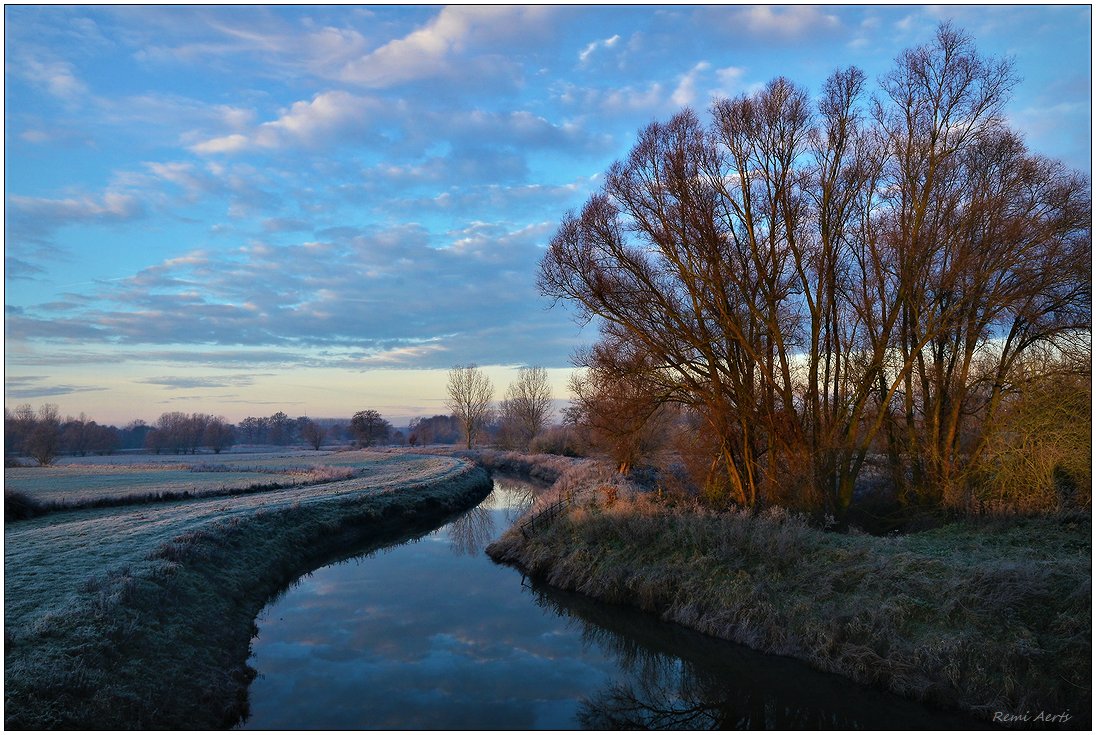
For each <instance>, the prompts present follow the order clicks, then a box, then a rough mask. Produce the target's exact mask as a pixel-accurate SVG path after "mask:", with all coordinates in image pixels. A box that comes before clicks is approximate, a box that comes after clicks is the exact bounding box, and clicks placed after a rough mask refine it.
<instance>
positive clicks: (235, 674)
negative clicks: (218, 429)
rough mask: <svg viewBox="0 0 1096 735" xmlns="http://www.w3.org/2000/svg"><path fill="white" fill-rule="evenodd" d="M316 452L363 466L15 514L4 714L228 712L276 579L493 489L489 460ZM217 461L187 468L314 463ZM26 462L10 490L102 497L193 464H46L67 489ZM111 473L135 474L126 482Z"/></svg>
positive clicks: (17, 719) (35, 721)
mask: <svg viewBox="0 0 1096 735" xmlns="http://www.w3.org/2000/svg"><path fill="white" fill-rule="evenodd" d="M312 456H313V455H309V457H312ZM316 459H317V460H319V459H321V458H316ZM322 460H323V465H316V466H318V467H321V469H320V470H319V471H320V472H323V473H326V472H330V469H329V468H330V467H332V466H333V463H334V462H337V463H338V467H339V468H341V471H346V470H350V471H352V474H353V477H351V478H350V479H340V480H335V481H330V482H322V483H313V484H290V485H287V486H286V487H282V488H276V489H272V490H269V491H266V492H241V493H239V494H231V493H229V494H224V495H218V496H216V497H211V498H201V497H199V498H191V499H182V500H178V499H173V500H167V501H161V502H142V503H139V504H133V505H128V506H127V505H120V506H117V507H106V508H77V509H71V510H65V509H60V510H55V511H53V512H49V513H47V514H45V515H40V516H38V517H34V518H29V519H26V520H18V521H9V522H7V523H6V524H5V529H4V536H5V550H4V551H5V558H4V567H5V576H4V593H5V594H4V598H5V608H4V613H5V628H4V640H5V653H6V655H5V680H6V686H5V702H6V708H5V712H6V714H5V718H6V724H7V725H8V726H9V727H72V726H80V727H107V726H121V727H133V726H139V727H163V726H191V727H221V726H224V725H225V723H226V722H227V721H229V720H231V717H232V713H233V712H235V711H236V710H237V709H238V707H239V706H240V705H239V701H240V698H241V696H243V694H242V692H243V693H246V684H247V682H248V681H249V680H250V679H249V677H248V673H247V669H246V663H245V661H246V654H247V645H248V641H249V640H250V632H251V626H252V625H253V620H254V616H255V614H257V612H258V610H259V609H260V608H261V607H262V605H263V604H264V603H265V601H266V600H267V599H268V598H269V596H270V595H271V594H273V593H274V592H276V591H277V589H278V588H279V586H280V585H284V584H286V583H288V582H290V581H292V579H293V578H295V575H299V574H300V573H303V572H305V571H308V568H309V567H308V564H309V563H310V562H312V561H314V559H315V558H316V557H317V555H322V554H325V553H330V552H331V551H332V550H333V549H337V548H339V546H340V545H343V544H345V543H347V542H349V541H357V540H360V539H361V538H362V537H368V536H369V534H370V533H381V531H382V530H383V532H384V533H383V534H381V535H384V534H387V535H388V536H391V535H392V534H396V535H398V534H399V533H406V532H407V531H408V530H413V529H414V528H415V527H416V523H418V522H421V521H423V520H424V519H431V518H435V517H438V516H444V515H445V514H446V513H451V512H455V511H457V510H461V509H463V508H464V507H466V506H467V504H468V503H470V502H474V501H478V500H479V499H480V497H482V495H486V493H487V491H488V490H489V488H490V484H489V480H488V479H487V476H486V473H484V472H483V471H482V470H477V469H475V468H474V467H473V466H472V465H471V464H469V463H467V462H464V461H461V460H458V459H453V458H447V457H441V456H415V455H395V454H387V455H386V454H377V453H371V452H346V453H342V454H340V455H339V456H338V457H330V456H328V457H323V458H322ZM328 460H332V461H331V462H328ZM219 462H220V460H219ZM234 463H235V464H236V465H238V467H239V469H238V470H233V469H231V468H232V467H233V465H234ZM223 464H224V466H225V467H229V468H230V469H228V470H226V471H224V472H222V471H220V468H218V470H217V471H213V472H208V471H207V472H202V471H199V472H195V473H193V474H195V475H197V476H202V475H222V476H228V477H233V478H235V477H236V476H237V475H239V476H241V478H242V479H241V480H240V482H246V481H247V480H248V479H251V477H253V476H259V475H262V476H269V477H278V478H283V479H287V480H293V479H294V478H297V479H302V478H308V477H310V476H314V473H313V472H311V471H310V470H309V469H308V465H307V464H306V463H304V462H302V457H300V456H283V455H279V456H270V457H258V456H254V455H252V456H247V457H244V458H240V459H238V460H228V461H225V462H224V463H223ZM244 467H246V469H243V468H244ZM324 468H327V469H324ZM46 471H47V472H49V471H50V470H48V469H47V470H46ZM19 472H20V474H19V475H18V477H14V478H12V480H11V482H10V484H7V485H6V489H7V487H11V486H20V483H22V485H21V487H22V491H23V492H27V493H38V494H44V495H49V494H51V493H52V494H57V493H59V492H70V489H69V488H71V491H72V492H74V493H77V494H79V497H81V498H83V499H84V500H85V501H88V502H91V501H94V500H95V499H96V498H97V497H103V496H104V495H97V493H99V494H105V495H110V496H113V497H119V496H120V495H124V494H125V493H135V494H138V495H139V496H141V497H145V496H148V495H149V493H153V492H155V491H154V488H163V487H168V486H171V487H175V485H173V484H172V483H176V482H182V481H185V480H186V479H188V478H183V477H180V475H181V474H186V473H189V472H190V471H189V470H187V469H182V468H181V467H180V466H179V465H178V464H168V463H164V464H162V465H158V464H152V465H149V464H141V463H134V462H133V461H129V462H125V461H123V462H122V463H119V464H117V465H97V466H84V467H81V466H79V465H71V464H70V465H63V466H61V467H58V468H57V471H56V472H53V473H52V475H51V476H52V477H56V478H60V479H61V481H62V483H61V484H62V485H64V484H65V483H68V485H67V486H66V489H64V490H57V489H52V490H50V489H44V488H45V487H46V486H48V484H49V481H48V480H46V479H41V478H44V477H45V475H41V476H39V477H38V478H34V477H30V478H29V479H28V478H27V477H24V476H23V472H26V473H27V475H30V476H32V475H34V473H38V472H40V470H38V469H35V470H26V471H19ZM81 472H83V473H84V476H85V477H86V478H87V479H88V486H87V487H84V488H80V487H79V479H78V478H79V477H80V473H81ZM109 478H122V479H123V480H128V481H129V482H128V483H126V484H125V486H124V487H123V488H116V487H114V486H112V485H111V484H110V481H109ZM233 481H235V480H233ZM196 482H198V483H209V482H215V480H213V479H212V478H209V477H198V479H197V480H196ZM6 483H7V481H6ZM35 483H39V484H40V486H39V487H35ZM194 487H196V488H197V487H199V485H194ZM205 487H209V486H208V485H205ZM184 681H185V682H186V684H181V683H180V682H184Z"/></svg>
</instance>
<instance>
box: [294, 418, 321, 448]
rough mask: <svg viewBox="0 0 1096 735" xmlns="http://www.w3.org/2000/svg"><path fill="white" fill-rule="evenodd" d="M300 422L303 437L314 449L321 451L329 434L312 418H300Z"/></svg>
mask: <svg viewBox="0 0 1096 735" xmlns="http://www.w3.org/2000/svg"><path fill="white" fill-rule="evenodd" d="M298 422H299V425H300V427H301V438H303V439H304V440H305V441H306V442H308V444H309V445H311V447H312V448H313V449H315V450H316V451H319V449H320V447H321V446H323V440H324V438H325V437H326V436H327V432H326V431H325V430H324V428H323V427H322V426H320V425H319V424H317V423H316V422H315V421H313V420H312V419H307V418H306V419H304V420H300V419H298Z"/></svg>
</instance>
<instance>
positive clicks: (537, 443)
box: [529, 426, 589, 457]
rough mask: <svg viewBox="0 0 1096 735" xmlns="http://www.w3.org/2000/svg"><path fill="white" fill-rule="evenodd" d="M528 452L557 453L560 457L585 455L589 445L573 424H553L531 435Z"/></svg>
mask: <svg viewBox="0 0 1096 735" xmlns="http://www.w3.org/2000/svg"><path fill="white" fill-rule="evenodd" d="M529 453H530V454H558V455H560V456H562V457H586V456H588V453H589V447H588V446H587V443H586V441H585V440H584V439H583V437H582V436H581V434H580V432H579V430H578V429H577V428H575V427H573V426H553V427H552V428H550V429H545V430H544V431H542V432H540V433H539V434H537V435H536V436H535V437H533V439H532V441H530V442H529Z"/></svg>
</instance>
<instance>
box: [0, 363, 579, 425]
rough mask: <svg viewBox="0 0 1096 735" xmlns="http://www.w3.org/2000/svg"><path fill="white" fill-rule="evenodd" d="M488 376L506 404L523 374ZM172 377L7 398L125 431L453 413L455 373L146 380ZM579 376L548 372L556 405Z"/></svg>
mask: <svg viewBox="0 0 1096 735" xmlns="http://www.w3.org/2000/svg"><path fill="white" fill-rule="evenodd" d="M483 370H484V372H486V373H487V375H488V377H489V378H490V379H491V382H492V383H493V385H494V390H495V392H494V400H495V401H496V402H497V401H500V400H502V397H503V395H504V394H505V392H506V388H507V386H508V385H509V384H510V383H511V382H512V381H513V380H514V379H515V378H516V377H517V374H518V368H517V367H507V366H500V365H491V366H484V367H483ZM166 372H168V371H166V370H165V369H164V366H148V365H144V366H127V367H124V368H120V369H119V366H116V365H112V366H110V368H109V370H105V371H104V372H103V373H102V374H98V375H93V376H89V375H88V373H87V369H86V367H83V368H81V367H76V366H73V367H72V368H70V369H61V370H58V371H56V372H54V373H53V374H51V376H50V380H51V382H56V383H61V384H66V385H72V386H74V387H76V388H80V387H83V386H87V387H88V388H89V390H77V391H74V392H71V393H65V394H59V395H47V396H41V397H34V396H31V397H26V398H23V397H14V398H13V397H9V396H7V395H5V401H4V405H5V406H6V407H7V408H10V409H14V408H15V407H16V406H18V405H21V404H24V403H29V404H30V405H31V406H33V407H34V408H37V407H38V406H40V405H41V404H43V403H53V404H56V405H57V407H58V409H59V412H60V414H61V416H62V417H65V416H78V415H80V414H81V413H83V414H85V415H86V416H87V417H88V418H89V419H92V420H95V421H97V422H99V423H101V424H113V425H115V426H124V425H125V424H127V423H129V422H130V421H132V420H134V419H141V420H143V421H145V422H146V423H150V424H151V423H155V421H156V419H157V418H158V417H159V416H160V414H162V413H165V412H167V411H183V412H185V413H195V412H200V413H208V414H213V415H215V416H224V417H225V418H226V419H227V420H229V421H231V422H233V423H236V422H239V421H240V420H242V419H244V418H246V417H248V416H270V415H271V414H273V413H276V412H277V411H284V412H285V413H286V414H287V415H289V416H291V417H297V416H311V417H313V418H349V417H351V416H352V415H353V414H354V413H355V412H357V411H361V410H363V409H374V410H376V411H379V412H380V414H381V415H382V416H384V417H385V418H386V419H388V420H389V421H391V422H392V424H393V425H394V426H395V427H396V428H402V427H404V426H406V425H407V421H408V419H411V418H414V417H417V416H433V415H435V414H447V413H449V409H448V408H447V407H446V405H445V400H446V390H445V386H446V382H447V380H448V370H447V369H432V370H407V369H402V370H395V369H385V370H369V371H365V372H362V371H358V370H349V369H339V368H297V369H292V370H284V369H283V370H278V371H268V372H262V371H260V372H259V374H258V375H254V376H253V377H252V378H251V382H250V383H248V384H244V385H230V386H226V387H189V388H175V387H167V386H163V385H154V384H150V383H147V382H143V381H146V380H148V379H149V378H153V377H155V376H162V375H164V374H165V373H166ZM573 372H574V370H573V369H572V368H549V369H548V378H549V382H550V384H551V386H552V397H553V398H554V399H556V400H558V401H567V400H570V398H571V393H570V391H569V390H568V389H567V381H568V380H569V378H570V376H571V374H572V373H573ZM170 373H171V375H172V376H173V377H176V378H192V379H195V380H202V379H217V378H222V379H226V382H228V379H231V378H232V377H233V375H234V373H233V372H232V371H228V370H211V369H209V368H206V367H192V368H190V367H179V366H173V367H172V368H171V369H170ZM91 388H96V389H91Z"/></svg>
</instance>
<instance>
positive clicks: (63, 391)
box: [4, 375, 106, 398]
mask: <svg viewBox="0 0 1096 735" xmlns="http://www.w3.org/2000/svg"><path fill="white" fill-rule="evenodd" d="M46 380H48V378H43V377H37V376H26V375H9V376H7V377H5V378H4V397H5V398H45V397H47V396H63V395H68V394H70V393H87V392H92V391H100V390H106V388H101V387H99V386H94V385H71V384H67V383H54V384H50V383H45V382H43V381H46Z"/></svg>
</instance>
